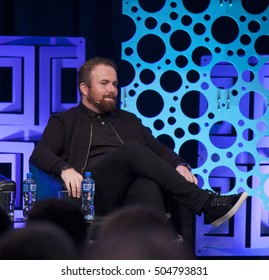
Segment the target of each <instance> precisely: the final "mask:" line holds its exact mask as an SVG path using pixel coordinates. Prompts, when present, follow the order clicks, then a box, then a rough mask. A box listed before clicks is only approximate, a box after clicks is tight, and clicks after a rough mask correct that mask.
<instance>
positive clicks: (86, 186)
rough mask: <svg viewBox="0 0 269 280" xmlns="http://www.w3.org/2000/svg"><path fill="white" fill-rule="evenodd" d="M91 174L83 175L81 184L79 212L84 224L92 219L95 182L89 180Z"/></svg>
mask: <svg viewBox="0 0 269 280" xmlns="http://www.w3.org/2000/svg"><path fill="white" fill-rule="evenodd" d="M91 176H92V173H91V172H85V173H84V179H83V180H82V182H81V193H82V204H81V211H82V214H83V216H84V220H85V221H86V222H90V221H92V220H93V219H94V214H95V213H94V194H95V182H94V180H93V179H92V178H91Z"/></svg>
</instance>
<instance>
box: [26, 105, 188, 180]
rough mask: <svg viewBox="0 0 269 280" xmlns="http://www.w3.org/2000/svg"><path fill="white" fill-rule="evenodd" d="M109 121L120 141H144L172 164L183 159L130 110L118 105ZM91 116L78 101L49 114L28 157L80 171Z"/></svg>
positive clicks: (50, 167) (57, 169)
mask: <svg viewBox="0 0 269 280" xmlns="http://www.w3.org/2000/svg"><path fill="white" fill-rule="evenodd" d="M108 118H109V122H110V123H111V124H112V125H113V127H114V129H115V130H116V131H117V133H118V134H119V135H120V137H121V139H122V140H123V142H124V143H126V142H128V141H132V142H137V143H139V144H141V145H144V146H146V147H148V148H149V149H151V150H152V151H154V152H155V153H156V154H158V155H159V156H160V157H162V158H163V159H165V160H166V161H168V162H169V163H170V164H171V165H172V166H173V167H176V166H178V165H179V164H180V163H185V161H184V160H183V159H182V158H181V157H180V156H178V155H177V154H176V153H175V152H174V151H172V150H171V149H169V148H168V147H166V146H165V145H163V144H162V143H160V142H159V141H158V140H157V139H156V138H154V136H153V135H152V134H151V132H150V131H149V129H148V128H146V127H145V126H144V125H143V124H142V123H141V121H140V120H139V119H138V118H137V117H136V116H135V115H134V114H132V113H130V112H126V111H123V110H120V109H116V110H115V111H113V112H111V113H109V114H108ZM90 127H91V118H90V116H89V110H88V109H87V108H86V107H85V106H84V105H83V104H81V103H80V104H79V105H78V106H76V107H73V108H71V109H69V110H67V111H64V112H60V113H57V114H54V115H51V117H50V119H49V121H48V124H47V126H46V128H45V130H44V132H43V135H42V137H41V139H40V141H39V143H38V144H37V146H36V147H35V149H34V151H33V153H32V155H31V157H30V161H31V162H32V163H33V164H35V165H36V166H37V167H38V168H40V169H42V170H43V171H45V172H49V173H52V174H55V175H60V173H61V170H62V168H63V167H64V166H66V165H71V166H72V167H73V168H75V170H76V171H78V172H79V173H81V174H82V172H83V166H84V165H85V162H86V161H87V151H88V147H89V143H90V134H91V129H90Z"/></svg>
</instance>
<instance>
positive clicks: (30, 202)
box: [23, 173, 37, 220]
mask: <svg viewBox="0 0 269 280" xmlns="http://www.w3.org/2000/svg"><path fill="white" fill-rule="evenodd" d="M36 189H37V184H36V181H35V180H34V178H33V174H32V173H27V174H26V179H25V180H24V181H23V217H24V219H25V220H27V218H28V216H29V212H30V211H31V209H32V208H33V206H34V204H35V201H36Z"/></svg>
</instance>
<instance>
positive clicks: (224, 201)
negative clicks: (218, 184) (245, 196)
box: [211, 194, 234, 206]
mask: <svg viewBox="0 0 269 280" xmlns="http://www.w3.org/2000/svg"><path fill="white" fill-rule="evenodd" d="M214 195H215V197H214V198H213V199H212V201H211V205H212V206H220V205H221V206H226V205H230V204H231V202H232V201H233V199H234V195H222V196H221V195H220V194H214Z"/></svg>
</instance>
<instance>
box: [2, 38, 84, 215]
mask: <svg viewBox="0 0 269 280" xmlns="http://www.w3.org/2000/svg"><path fill="white" fill-rule="evenodd" d="M84 61H85V39H84V38H81V37H20V36H19V37H17V36H0V70H1V71H0V73H6V74H7V73H8V75H3V77H0V78H1V79H0V163H8V164H7V165H5V166H11V167H10V169H11V170H10V172H7V173H8V174H11V177H12V178H11V179H12V180H14V181H15V182H16V185H17V194H16V201H15V206H16V208H17V209H18V208H19V207H21V206H22V204H21V201H22V199H21V189H22V188H21V185H22V181H23V179H24V178H25V176H26V173H27V172H28V171H29V166H28V162H29V157H30V155H31V153H32V151H33V149H34V145H35V143H36V142H37V141H38V140H39V139H40V137H41V134H42V132H43V130H44V128H45V126H46V124H47V121H48V119H49V117H50V115H51V114H52V113H55V112H59V111H62V110H66V109H68V108H70V107H72V106H74V105H76V104H77V103H78V102H79V99H80V96H79V92H78V89H77V86H76V75H73V79H74V81H73V83H72V87H70V86H69V85H70V81H69V79H68V81H67V82H68V85H67V86H65V79H63V78H62V75H63V73H66V71H65V70H70V71H69V72H72V73H75V74H76V73H77V71H78V69H79V67H80V66H81V65H82V64H83V63H84ZM1 68H2V69H1ZM7 70H8V71H7ZM74 93H75V94H74ZM2 172H5V171H4V170H3V171H2ZM0 173H1V170H0ZM3 175H7V174H3Z"/></svg>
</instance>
